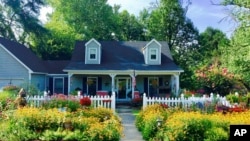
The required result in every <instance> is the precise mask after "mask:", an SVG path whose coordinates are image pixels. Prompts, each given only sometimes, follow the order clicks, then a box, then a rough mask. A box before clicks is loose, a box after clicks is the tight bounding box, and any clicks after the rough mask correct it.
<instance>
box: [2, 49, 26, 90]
mask: <svg viewBox="0 0 250 141" xmlns="http://www.w3.org/2000/svg"><path fill="white" fill-rule="evenodd" d="M10 82H11V84H12V85H16V86H20V85H21V84H22V83H27V82H29V72H28V69H26V68H25V67H24V66H23V65H22V64H21V63H19V62H18V61H17V60H16V59H15V58H14V57H12V56H11V55H10V54H9V53H8V52H7V51H6V50H4V49H3V47H2V45H0V89H1V88H2V87H4V86H6V85H8V84H9V83H10Z"/></svg>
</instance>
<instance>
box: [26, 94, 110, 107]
mask: <svg viewBox="0 0 250 141" xmlns="http://www.w3.org/2000/svg"><path fill="white" fill-rule="evenodd" d="M83 97H84V96H82V95H81V96H66V97H65V98H66V100H76V101H79V102H80V99H81V98H83ZM87 97H89V98H90V100H91V106H93V107H94V108H97V107H104V108H110V109H112V110H113V111H115V93H113V94H112V95H111V96H108V95H107V96H98V95H96V96H87ZM26 99H27V102H28V103H29V104H30V105H31V106H34V107H40V106H41V105H42V104H43V103H44V102H46V101H49V100H52V99H55V96H46V95H44V96H39V95H36V96H27V97H26Z"/></svg>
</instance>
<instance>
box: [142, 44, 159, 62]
mask: <svg viewBox="0 0 250 141" xmlns="http://www.w3.org/2000/svg"><path fill="white" fill-rule="evenodd" d="M143 54H144V59H145V63H146V64H149V65H160V64H161V44H160V43H159V42H157V41H156V40H155V39H153V40H151V41H150V42H149V43H148V44H147V45H146V46H145V47H144V48H143Z"/></svg>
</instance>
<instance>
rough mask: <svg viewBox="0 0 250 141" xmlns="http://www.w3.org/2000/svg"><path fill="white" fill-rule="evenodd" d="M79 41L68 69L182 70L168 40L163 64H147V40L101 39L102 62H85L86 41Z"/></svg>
mask: <svg viewBox="0 0 250 141" xmlns="http://www.w3.org/2000/svg"><path fill="white" fill-rule="evenodd" d="M86 42H87V41H77V42H76V44H75V49H74V51H73V55H72V59H71V62H70V63H69V65H68V66H67V67H66V68H65V69H64V70H65V71H67V70H131V69H132V70H133V69H134V70H160V71H161V70H162V71H182V69H181V68H180V67H178V66H177V65H176V64H175V63H174V62H173V60H172V56H171V54H170V51H169V48H168V46H167V42H159V43H160V44H161V45H162V53H161V60H162V62H161V65H147V64H145V61H144V55H143V53H142V49H143V47H145V46H146V44H147V43H149V42H147V41H128V42H122V41H99V43H100V44H101V49H102V54H101V64H100V65H99V64H85V60H84V59H85V43H86Z"/></svg>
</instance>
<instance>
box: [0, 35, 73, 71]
mask: <svg viewBox="0 0 250 141" xmlns="http://www.w3.org/2000/svg"><path fill="white" fill-rule="evenodd" d="M0 44H2V45H3V46H4V47H5V48H6V49H7V50H8V51H9V52H11V53H12V54H13V55H14V56H15V57H16V58H17V59H19V60H20V61H21V62H22V63H23V64H25V65H26V66H27V67H28V68H29V69H31V70H32V71H33V72H39V73H54V74H62V73H65V72H63V71H62V70H63V69H64V68H65V66H66V65H67V64H68V63H69V61H61V60H60V61H43V60H41V59H40V58H39V57H37V56H36V55H35V54H34V53H33V52H32V51H31V50H30V49H29V48H27V47H26V46H24V45H22V44H20V43H17V42H15V41H11V40H8V39H5V38H2V37H0Z"/></svg>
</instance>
